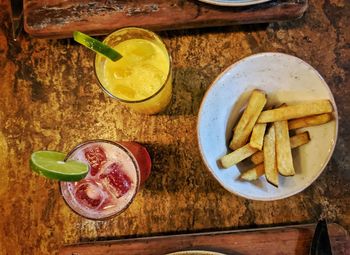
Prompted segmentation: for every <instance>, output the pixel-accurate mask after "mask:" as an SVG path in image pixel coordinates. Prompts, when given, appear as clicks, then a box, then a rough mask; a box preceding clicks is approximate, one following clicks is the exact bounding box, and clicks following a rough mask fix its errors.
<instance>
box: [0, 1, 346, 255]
mask: <svg viewBox="0 0 350 255" xmlns="http://www.w3.org/2000/svg"><path fill="white" fill-rule="evenodd" d="M3 4H4V1H0V5H3ZM309 4H310V7H309V10H308V11H307V13H306V15H305V16H304V17H303V18H301V19H299V20H297V21H291V22H283V23H272V24H269V25H267V24H265V25H245V26H231V27H225V28H207V29H195V30H186V31H184V30H181V31H176V32H161V33H160V35H161V37H162V38H163V39H164V41H165V43H166V44H167V46H168V47H169V48H170V51H171V55H172V58H173V63H174V65H173V67H174V82H173V84H174V91H173V97H172V101H171V105H170V106H169V108H168V109H167V110H166V111H165V112H164V113H161V114H159V115H155V116H143V115H139V114H136V113H133V112H131V111H129V110H128V109H127V108H126V107H124V106H122V105H121V104H120V103H119V102H117V101H114V100H112V99H111V98H109V97H108V96H107V95H105V94H104V93H103V92H102V91H101V89H100V88H99V86H98V85H97V81H96V79H95V77H94V72H93V57H94V54H93V53H92V52H90V51H89V50H87V49H85V48H84V47H82V46H80V45H78V44H76V43H74V42H73V41H72V40H71V39H65V40H45V39H31V38H30V37H29V36H27V35H25V34H22V35H21V36H20V38H19V39H18V40H17V41H13V40H12V39H11V37H10V36H9V34H10V33H9V23H8V17H7V16H6V11H5V9H4V8H0V15H1V16H0V173H1V176H0V215H1V216H0V233H1V235H0V254H50V255H51V254H57V252H58V249H59V247H61V246H62V245H64V244H71V243H76V242H81V241H89V240H108V239H120V238H123V237H126V236H128V237H129V236H133V237H135V236H151V235H159V234H171V233H191V232H198V231H206V230H212V231H218V230H231V229H241V228H252V227H263V226H275V225H289V224H298V223H312V222H316V221H317V219H318V218H319V216H323V217H326V218H327V219H328V220H329V221H332V222H338V223H340V224H341V225H342V226H344V227H345V228H346V229H347V230H348V231H349V230H350V160H349V159H350V156H349V155H350V118H349V116H350V103H349V99H350V62H349V60H350V46H349V45H350V33H349V24H350V16H349V13H350V2H349V1H347V0H326V1H323V0H311V1H310V3H309ZM1 7H2V6H1ZM266 51H277V52H284V53H288V54H292V55H295V56H297V57H300V58H302V59H304V60H305V61H306V62H308V63H310V64H311V65H312V66H314V67H315V68H316V69H317V70H318V71H319V72H320V74H321V75H322V76H323V77H324V78H325V80H326V82H327V83H328V84H329V86H330V88H331V90H332V92H333V94H334V97H335V100H336V103H337V107H338V111H339V137H338V142H337V145H336V148H335V152H334V155H333V157H332V158H331V160H330V162H329V164H328V166H327V167H326V169H325V171H324V173H323V174H322V175H321V176H320V177H319V178H318V179H317V180H316V181H315V182H314V183H313V184H312V185H311V186H310V187H309V188H307V189H306V190H305V191H303V192H301V193H300V194H298V195H295V196H293V197H290V198H288V199H284V200H280V201H275V202H256V201H250V200H246V199H244V198H241V197H237V196H235V195H233V194H231V193H229V192H227V191H226V190H224V189H223V188H222V187H221V186H220V185H219V184H218V183H217V182H216V180H215V179H214V178H213V177H212V176H211V175H210V173H209V171H208V170H207V169H206V167H205V165H204V163H203V162H202V160H201V157H200V153H199V149H198V146H197V140H196V121H197V114H198V110H199V106H200V102H201V100H202V98H203V95H204V93H205V92H206V90H207V89H208V87H209V86H210V84H211V82H212V81H213V80H214V79H215V77H216V76H217V75H218V74H220V72H222V71H223V70H224V69H225V68H227V67H228V66H229V65H231V64H232V63H234V62H235V61H237V60H239V59H241V58H243V57H246V56H249V55H251V54H254V53H259V52H266ZM93 138H104V139H110V140H117V141H127V140H131V141H137V142H140V143H142V144H144V145H145V146H146V147H147V148H148V150H149V151H150V154H151V157H152V161H153V168H152V174H151V176H150V178H149V179H148V181H147V182H146V184H145V186H144V188H143V189H142V191H140V193H139V194H138V195H137V197H136V199H135V201H134V202H133V204H132V205H131V206H130V208H129V209H128V210H127V211H126V212H124V213H123V214H122V215H120V216H118V217H116V218H113V219H111V220H108V221H105V222H94V221H90V220H85V219H83V218H81V217H79V216H77V215H75V214H74V213H73V212H72V211H70V209H69V208H68V207H67V206H66V205H65V203H64V201H63V200H62V198H61V196H60V192H59V190H58V183H57V182H56V181H51V180H48V179H45V178H43V177H40V176H38V175H37V174H35V173H32V172H31V170H30V169H29V165H28V159H29V156H30V154H31V152H32V151H35V150H39V149H50V150H58V151H63V152H68V151H69V150H70V149H71V148H72V147H73V146H74V145H76V144H77V143H79V142H82V141H84V140H86V139H93Z"/></svg>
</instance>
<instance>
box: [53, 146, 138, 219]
mask: <svg viewBox="0 0 350 255" xmlns="http://www.w3.org/2000/svg"><path fill="white" fill-rule="evenodd" d="M90 143H109V144H112V145H114V146H117V147H119V148H120V149H122V150H123V151H124V152H125V153H126V154H127V155H128V156H129V158H130V159H131V161H132V163H133V165H134V167H135V170H136V179H137V182H136V188H135V192H134V193H133V195H132V197H131V199H130V200H129V202H128V203H127V204H126V205H125V206H124V207H123V209H121V210H120V211H117V212H115V213H113V214H111V215H109V216H106V217H103V218H98V219H96V218H92V217H87V216H86V215H82V214H80V213H79V212H77V211H76V210H74V209H73V208H72V207H71V205H70V204H69V203H68V202H67V200H66V198H65V196H64V195H63V192H62V185H61V183H66V182H65V181H59V183H58V185H59V190H60V193H61V196H62V197H63V200H64V202H65V203H66V205H67V206H68V207H69V208H70V209H71V210H72V211H73V212H74V213H76V214H77V215H79V216H81V217H83V218H86V219H89V220H96V221H99V220H108V219H110V218H112V217H115V216H118V215H119V214H121V213H122V212H124V211H125V210H126V209H128V208H129V206H130V205H131V203H132V202H133V201H134V199H135V197H136V194H137V192H138V190H139V189H140V182H141V170H140V166H139V164H138V163H137V160H136V158H135V157H134V155H133V154H132V153H131V151H130V150H129V149H127V148H126V147H125V146H124V145H122V144H120V143H118V142H113V141H110V140H106V139H91V140H86V141H84V142H82V143H79V144H78V145H76V146H75V147H74V148H73V149H71V150H70V151H69V152H68V154H67V155H66V157H65V158H64V161H66V160H68V159H69V157H70V156H71V155H72V154H73V153H74V152H75V151H76V150H78V149H80V148H81V147H83V146H85V145H87V144H90ZM89 171H90V169H89Z"/></svg>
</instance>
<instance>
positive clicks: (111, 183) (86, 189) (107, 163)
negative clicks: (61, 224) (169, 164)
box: [60, 140, 151, 220]
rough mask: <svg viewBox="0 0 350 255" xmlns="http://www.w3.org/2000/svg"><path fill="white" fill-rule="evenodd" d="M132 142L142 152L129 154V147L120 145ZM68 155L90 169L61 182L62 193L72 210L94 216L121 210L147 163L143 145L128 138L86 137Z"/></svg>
mask: <svg viewBox="0 0 350 255" xmlns="http://www.w3.org/2000/svg"><path fill="white" fill-rule="evenodd" d="M132 146H134V149H135V148H136V147H137V146H138V147H139V148H138V151H142V152H143V154H142V155H141V154H138V155H132V154H134V152H133V151H132V150H126V149H125V148H124V147H126V148H128V147H130V148H131V147H132ZM143 150H144V151H143ZM68 159H75V160H79V161H82V162H86V163H88V164H89V166H90V171H89V173H88V175H87V176H86V177H85V178H84V179H83V180H80V181H78V182H61V183H60V186H61V192H62V195H63V197H64V199H65V201H66V202H67V204H68V205H69V206H70V207H71V208H72V209H73V210H74V211H75V212H76V213H78V214H79V215H81V216H83V217H86V218H89V219H96V220H98V219H106V218H109V217H111V216H113V215H116V214H118V213H120V212H122V211H123V210H125V209H126V208H127V207H128V206H129V204H130V203H131V201H132V200H133V198H134V196H135V195H136V193H137V190H138V188H139V185H140V181H142V182H143V181H145V177H146V178H147V177H148V175H149V173H150V167H151V164H150V158H149V155H148V153H147V151H146V149H145V148H143V147H142V146H141V145H139V144H137V143H132V142H124V143H122V145H120V144H117V143H112V142H109V141H103V140H97V141H90V142H87V143H84V144H83V145H80V146H78V147H77V148H76V149H75V150H73V151H72V152H71V153H70V154H69V155H68ZM145 162H146V163H145ZM140 168H141V169H140ZM140 170H141V172H140ZM142 177H143V178H142Z"/></svg>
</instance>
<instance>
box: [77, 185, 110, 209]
mask: <svg viewBox="0 0 350 255" xmlns="http://www.w3.org/2000/svg"><path fill="white" fill-rule="evenodd" d="M75 197H76V199H77V200H78V202H79V203H81V204H83V205H85V206H87V207H89V208H97V207H98V206H99V205H100V204H101V203H102V202H103V200H104V195H103V190H102V189H101V187H99V186H98V185H97V184H96V183H95V182H93V181H86V182H83V183H80V184H78V186H77V187H76V188H75Z"/></svg>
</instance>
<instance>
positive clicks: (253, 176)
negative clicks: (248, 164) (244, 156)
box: [240, 163, 265, 181]
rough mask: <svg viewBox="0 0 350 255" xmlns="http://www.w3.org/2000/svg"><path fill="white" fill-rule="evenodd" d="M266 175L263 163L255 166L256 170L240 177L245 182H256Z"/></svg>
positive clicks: (250, 170)
mask: <svg viewBox="0 0 350 255" xmlns="http://www.w3.org/2000/svg"><path fill="white" fill-rule="evenodd" d="M264 173H265V168H264V164H263V163H261V164H259V165H257V166H255V167H254V168H252V169H249V170H247V171H245V172H244V173H242V174H241V176H240V177H241V179H242V180H245V181H255V180H257V179H259V177H260V176H262V175H264Z"/></svg>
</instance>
